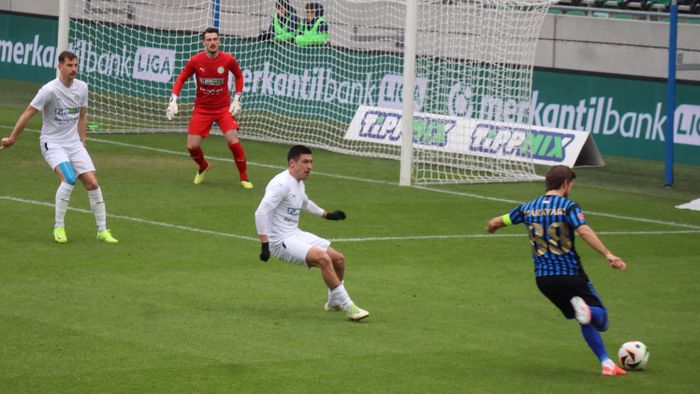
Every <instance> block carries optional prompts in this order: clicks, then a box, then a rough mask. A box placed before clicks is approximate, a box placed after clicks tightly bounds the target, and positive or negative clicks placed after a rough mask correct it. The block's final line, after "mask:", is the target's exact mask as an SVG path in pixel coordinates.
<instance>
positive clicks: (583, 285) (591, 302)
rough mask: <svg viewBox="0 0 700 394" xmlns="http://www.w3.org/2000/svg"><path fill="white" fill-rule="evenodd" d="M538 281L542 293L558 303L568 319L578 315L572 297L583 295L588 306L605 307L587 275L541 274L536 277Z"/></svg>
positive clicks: (558, 306) (553, 302)
mask: <svg viewBox="0 0 700 394" xmlns="http://www.w3.org/2000/svg"><path fill="white" fill-rule="evenodd" d="M536 282H537V288H538V289H540V291H541V292H542V294H544V295H545V297H547V298H548V299H549V300H550V301H551V302H552V304H554V305H556V306H557V308H559V310H560V311H561V313H563V314H564V316H565V317H566V318H567V319H573V318H574V317H575V316H576V313H575V312H574V308H573V307H572V306H571V302H570V300H571V298H572V297H576V296H578V297H581V298H583V300H584V301H586V303H587V304H588V306H597V307H599V308H603V309H605V306H604V305H603V302H602V301H601V300H600V298H599V297H598V293H596V291H595V289H594V288H593V285H592V284H591V282H589V281H588V277H587V276H585V275H578V276H573V275H560V276H540V277H537V278H536Z"/></svg>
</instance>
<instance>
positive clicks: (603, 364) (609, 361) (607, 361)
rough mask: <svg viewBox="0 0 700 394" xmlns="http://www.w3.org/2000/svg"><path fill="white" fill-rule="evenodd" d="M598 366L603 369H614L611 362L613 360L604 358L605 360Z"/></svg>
mask: <svg viewBox="0 0 700 394" xmlns="http://www.w3.org/2000/svg"><path fill="white" fill-rule="evenodd" d="M600 364H601V365H602V366H603V367H608V368H614V367H615V363H614V362H613V360H611V359H609V358H606V359H605V360H603V362H602V363H600Z"/></svg>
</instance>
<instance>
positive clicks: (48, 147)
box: [40, 142, 95, 175]
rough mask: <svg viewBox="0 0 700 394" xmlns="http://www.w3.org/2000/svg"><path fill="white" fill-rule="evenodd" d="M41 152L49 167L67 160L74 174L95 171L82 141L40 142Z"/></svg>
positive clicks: (54, 166)
mask: <svg viewBox="0 0 700 394" xmlns="http://www.w3.org/2000/svg"><path fill="white" fill-rule="evenodd" d="M40 145H41V153H43V154H44V159H45V160H46V162H47V163H48V164H49V167H51V169H52V170H53V169H55V168H56V167H58V165H59V164H61V163H65V162H69V163H70V165H71V167H73V171H75V173H76V175H80V174H84V173H86V172H90V171H95V165H94V164H92V159H91V158H90V155H89V154H88V151H87V149H85V146H83V143H82V142H77V143H70V144H57V143H55V142H41V143H40Z"/></svg>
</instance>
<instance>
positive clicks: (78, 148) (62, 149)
mask: <svg viewBox="0 0 700 394" xmlns="http://www.w3.org/2000/svg"><path fill="white" fill-rule="evenodd" d="M58 70H59V77H58V78H56V79H54V80H53V81H51V82H49V83H47V84H46V85H44V86H42V87H41V89H39V93H37V95H36V96H35V97H34V100H32V102H31V103H30V104H29V106H28V107H27V109H26V110H24V112H23V113H22V115H21V116H20V117H19V120H17V123H16V124H15V127H14V129H13V130H12V134H10V136H9V137H5V138H3V139H2V140H0V143H2V146H3V147H4V148H8V147H10V146H12V145H14V143H15V142H16V141H17V138H19V136H20V134H22V132H23V131H24V128H25V127H26V126H27V123H28V122H29V120H30V119H31V118H32V117H33V116H34V115H35V114H36V113H37V112H38V111H41V113H42V126H41V135H40V137H39V142H40V145H41V152H42V153H43V154H44V159H46V162H47V163H48V164H49V167H51V169H52V170H54V172H55V173H56V175H58V178H59V179H60V181H61V184H60V185H59V186H58V190H56V217H55V225H54V230H53V235H54V240H55V241H56V242H58V243H66V242H68V238H67V236H66V231H65V224H64V218H65V216H66V211H67V210H68V201H69V200H70V195H71V192H72V191H73V187H74V185H75V181H76V180H77V179H80V181H81V182H82V183H83V185H84V186H85V189H87V192H88V197H89V199H90V207H91V208H92V213H93V214H94V216H95V221H96V222H97V240H98V241H102V242H106V243H110V244H116V243H117V242H118V241H117V240H116V239H115V238H114V237H113V236H112V234H111V232H110V230H109V229H107V211H106V209H105V204H104V200H103V199H102V191H101V190H100V185H99V184H98V183H97V177H96V176H95V166H94V165H93V164H92V159H91V158H90V155H89V154H88V152H87V150H86V149H85V142H86V133H87V104H88V87H87V84H85V82H83V81H80V80H78V79H75V77H76V75H77V73H78V57H77V56H76V55H75V54H74V53H73V52H69V51H63V52H61V53H60V54H59V56H58Z"/></svg>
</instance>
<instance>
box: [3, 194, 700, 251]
mask: <svg viewBox="0 0 700 394" xmlns="http://www.w3.org/2000/svg"><path fill="white" fill-rule="evenodd" d="M0 200H6V201H12V202H18V203H22V204H31V205H38V206H42V207H50V208H53V207H54V204H51V203H47V202H43V201H36V200H28V199H25V198H18V197H12V196H0ZM68 210H70V211H74V212H80V213H84V214H90V215H91V214H92V211H90V210H87V209H81V208H70V207H69V208H68ZM108 217H109V218H110V219H118V220H125V221H130V222H135V223H142V224H150V225H153V226H160V227H166V228H171V229H175V230H182V231H187V232H190V233H193V232H195V233H201V234H208V235H216V236H220V237H228V238H235V239H242V240H246V241H255V242H258V241H259V240H258V238H256V237H248V236H245V235H240V234H233V233H224V232H220V231H211V230H205V229H201V228H196V227H188V226H182V225H179V224H172V223H165V222H159V221H154V220H148V219H141V218H137V217H133V216H123V215H111V214H110V215H108ZM699 233H700V230H672V231H608V232H600V233H599V234H603V235H624V236H629V235H668V234H674V235H675V234H699ZM511 237H525V234H452V235H411V236H401V237H398V236H397V237H362V238H335V239H331V241H334V242H368V241H415V240H427V239H470V238H511Z"/></svg>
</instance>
